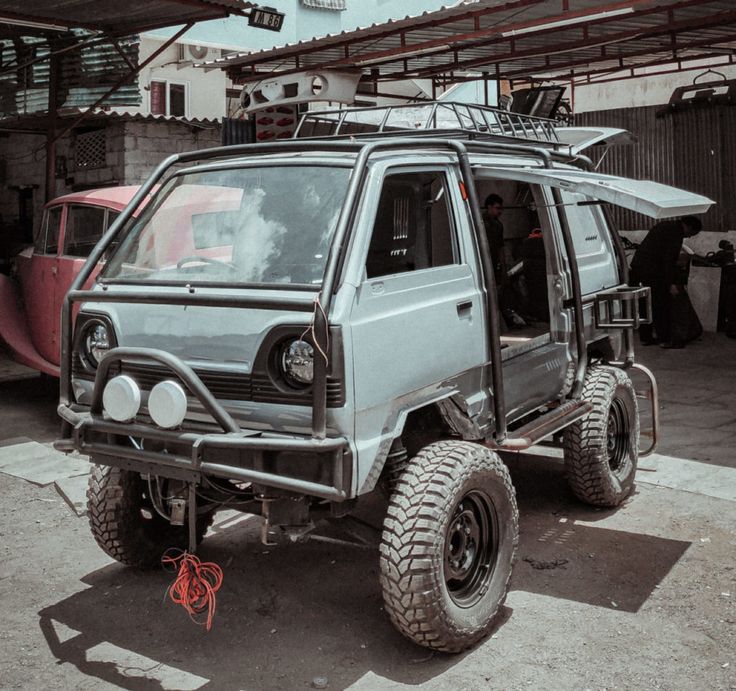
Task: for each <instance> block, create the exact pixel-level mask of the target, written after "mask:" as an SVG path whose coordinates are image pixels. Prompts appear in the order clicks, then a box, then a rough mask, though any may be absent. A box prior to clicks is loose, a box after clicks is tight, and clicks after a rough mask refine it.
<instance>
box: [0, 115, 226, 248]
mask: <svg viewBox="0 0 736 691" xmlns="http://www.w3.org/2000/svg"><path fill="white" fill-rule="evenodd" d="M98 122H99V121H98ZM104 126H105V129H106V133H105V148H106V153H105V166H104V167H102V168H95V169H90V170H77V168H76V163H75V160H74V153H75V135H74V134H71V135H68V136H66V137H64V138H62V139H61V140H60V141H59V142H58V144H57V154H56V155H57V160H61V158H62V157H63V158H65V159H66V174H65V175H63V176H61V177H57V178H56V195H55V196H57V197H58V196H61V195H63V194H68V193H69V192H72V191H74V190H75V189H77V190H78V189H89V188H91V187H107V186H109V185H134V184H140V183H142V182H143V181H144V180H145V179H146V177H148V175H149V174H150V173H151V172H152V171H153V169H154V168H155V167H156V166H157V165H158V164H159V163H160V162H161V161H162V160H163V159H164V158H166V157H167V156H169V155H170V154H172V153H180V152H182V151H192V150H194V149H204V148H209V147H212V146H219V144H220V128H219V126H217V125H210V126H208V128H207V129H202V128H195V127H192V126H191V125H187V124H185V123H181V122H176V121H159V122H136V121H127V120H122V119H121V120H115V121H113V120H109V121H106V122H105V123H104ZM45 143H46V136H45V134H19V133H12V134H9V135H8V136H0V160H1V161H2V162H3V164H2V168H4V175H3V177H2V179H0V214H1V215H2V221H3V222H5V223H12V222H14V221H15V220H17V218H18V192H17V188H19V187H31V188H32V189H33V193H32V195H33V222H34V223H33V225H34V235H35V233H36V232H37V231H38V228H39V227H40V223H41V218H42V216H43V206H44V204H45V199H44V195H45V176H46V149H45ZM2 168H0V170H1V169H2ZM0 232H1V231H0Z"/></svg>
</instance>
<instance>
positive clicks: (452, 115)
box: [294, 101, 559, 145]
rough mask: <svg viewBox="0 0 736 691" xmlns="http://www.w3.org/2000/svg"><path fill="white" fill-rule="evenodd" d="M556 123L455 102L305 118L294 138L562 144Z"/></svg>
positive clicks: (317, 113)
mask: <svg viewBox="0 0 736 691" xmlns="http://www.w3.org/2000/svg"><path fill="white" fill-rule="evenodd" d="M556 124H557V123H556V121H555V120H549V119H547V118H538V117H534V116H532V115H523V114H521V113H512V112H511V111H508V110H503V109H501V108H494V107H492V106H481V105H476V104H468V103H456V102H454V101H428V102H424V103H402V104H400V105H390V106H372V107H368V108H347V109H342V110H320V111H311V112H308V113H305V114H304V115H303V116H302V118H301V120H300V121H299V125H298V126H297V128H296V131H295V132H294V138H306V137H309V138H312V137H351V136H352V137H354V136H357V135H376V134H384V135H389V134H391V135H394V134H401V135H402V136H406V135H407V134H410V133H412V134H413V133H416V134H424V135H425V136H426V135H427V134H429V135H431V134H432V133H434V134H435V135H436V133H437V131H443V132H452V133H459V134H462V135H465V136H469V137H471V138H493V139H495V138H497V137H500V138H504V139H515V140H520V141H527V142H528V141H532V142H536V143H544V144H552V145H555V144H558V143H559V140H558V138H557V132H556V131H555V125H556Z"/></svg>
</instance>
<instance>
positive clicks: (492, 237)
mask: <svg viewBox="0 0 736 691" xmlns="http://www.w3.org/2000/svg"><path fill="white" fill-rule="evenodd" d="M502 212H503V199H501V197H500V196H499V195H497V194H489V195H488V196H487V197H486V200H485V203H484V211H483V223H484V225H485V227H486V235H487V237H488V245H489V246H490V250H491V261H492V262H493V275H494V277H495V279H496V287H497V290H498V305H499V307H500V309H501V316H502V317H503V320H504V322H505V323H506V326H508V327H509V328H510V329H521V328H523V327H524V326H526V322H525V321H524V320H523V319H522V318H521V317H520V316H519V315H518V314H517V313H516V312H515V311H514V309H513V308H512V305H511V302H512V296H511V293H510V291H509V287H508V282H509V277H508V269H507V266H506V254H505V252H504V246H503V245H504V239H503V223H501V213H502Z"/></svg>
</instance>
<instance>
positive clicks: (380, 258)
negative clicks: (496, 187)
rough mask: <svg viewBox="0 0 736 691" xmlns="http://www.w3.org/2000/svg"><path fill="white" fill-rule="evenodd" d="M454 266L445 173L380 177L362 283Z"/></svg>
mask: <svg viewBox="0 0 736 691" xmlns="http://www.w3.org/2000/svg"><path fill="white" fill-rule="evenodd" d="M458 261H459V258H458V251H457V239H456V236H455V227H454V224H453V222H452V214H451V211H450V201H449V194H448V186H447V177H446V175H445V173H444V172H442V171H436V172H435V171H433V172H416V173H400V174H396V175H388V176H386V178H385V180H384V182H383V189H382V191H381V197H380V200H379V202H378V211H377V213H376V219H375V222H374V225H373V234H372V236H371V244H370V247H369V249H368V258H367V260H366V274H367V276H368V278H375V277H376V276H387V275H390V274H399V273H404V272H407V271H417V270H421V269H429V268H433V267H437V266H447V265H448V264H457V263H458Z"/></svg>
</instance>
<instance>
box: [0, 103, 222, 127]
mask: <svg viewBox="0 0 736 691" xmlns="http://www.w3.org/2000/svg"><path fill="white" fill-rule="evenodd" d="M85 112H86V110H85V109H84V108H68V109H65V110H63V111H60V112H59V118H60V119H62V120H65V119H73V118H78V117H79V116H80V115H82V114H83V113H85ZM103 120H104V121H113V122H116V121H117V122H178V123H180V124H182V125H187V126H190V127H203V128H205V127H206V128H210V127H219V126H220V121H219V120H217V119H214V118H213V119H210V118H182V117H177V116H175V115H143V114H142V113H116V112H112V113H110V112H107V111H104V110H97V111H95V112H94V113H91V114H90V115H88V116H87V118H86V119H85V126H86V125H87V124H89V123H90V122H95V121H97V122H100V121H103ZM46 127H47V119H46V114H45V113H32V114H27V115H19V116H14V117H4V118H1V119H0V131H3V130H5V131H8V130H10V131H12V130H23V131H37V132H39V133H41V132H45V131H46Z"/></svg>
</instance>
